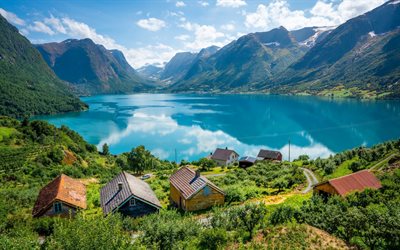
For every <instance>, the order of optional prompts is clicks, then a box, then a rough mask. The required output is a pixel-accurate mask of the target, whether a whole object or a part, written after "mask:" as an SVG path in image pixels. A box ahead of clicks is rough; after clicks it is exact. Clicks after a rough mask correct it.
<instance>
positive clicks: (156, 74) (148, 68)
mask: <svg viewBox="0 0 400 250" xmlns="http://www.w3.org/2000/svg"><path fill="white" fill-rule="evenodd" d="M163 70H164V66H161V65H158V64H146V65H145V66H143V67H140V68H138V69H137V72H138V74H139V75H140V76H142V77H143V78H149V79H151V80H158V79H160V76H161V74H162V72H163Z"/></svg>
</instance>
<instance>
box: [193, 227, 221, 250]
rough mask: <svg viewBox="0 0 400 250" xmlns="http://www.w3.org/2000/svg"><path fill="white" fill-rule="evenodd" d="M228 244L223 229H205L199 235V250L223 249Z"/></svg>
mask: <svg viewBox="0 0 400 250" xmlns="http://www.w3.org/2000/svg"><path fill="white" fill-rule="evenodd" d="M227 242H228V235H227V233H226V230H225V229H223V228H211V229H205V230H204V231H203V232H202V233H201V235H200V242H199V246H200V249H210V250H214V249H215V250H216V249H223V248H224V247H225V245H226V244H227Z"/></svg>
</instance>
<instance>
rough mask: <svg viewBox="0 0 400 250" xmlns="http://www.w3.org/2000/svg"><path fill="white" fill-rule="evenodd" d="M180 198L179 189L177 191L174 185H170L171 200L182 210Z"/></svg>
mask: <svg viewBox="0 0 400 250" xmlns="http://www.w3.org/2000/svg"><path fill="white" fill-rule="evenodd" d="M179 197H181V193H180V192H179V191H178V189H176V188H175V187H174V185H172V184H171V183H169V200H170V202H171V203H172V204H173V205H174V206H176V207H178V208H180V206H181V205H180V204H179ZM182 200H183V197H182Z"/></svg>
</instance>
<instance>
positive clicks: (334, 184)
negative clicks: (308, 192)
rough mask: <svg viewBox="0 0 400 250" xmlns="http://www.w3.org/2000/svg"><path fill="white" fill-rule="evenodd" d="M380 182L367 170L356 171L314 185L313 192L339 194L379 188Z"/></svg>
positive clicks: (344, 194) (343, 194)
mask: <svg viewBox="0 0 400 250" xmlns="http://www.w3.org/2000/svg"><path fill="white" fill-rule="evenodd" d="M381 187H382V185H381V182H380V181H379V180H378V178H376V177H375V175H374V174H372V173H371V172H369V171H368V170H362V171H358V172H356V173H352V174H349V175H346V176H342V177H339V178H335V179H331V180H328V181H324V182H321V183H319V184H317V185H315V187H314V193H316V194H322V195H340V196H342V197H344V196H346V195H347V194H349V193H352V192H355V191H358V192H361V191H363V190H365V189H367V188H370V189H379V188H381Z"/></svg>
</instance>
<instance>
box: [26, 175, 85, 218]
mask: <svg viewBox="0 0 400 250" xmlns="http://www.w3.org/2000/svg"><path fill="white" fill-rule="evenodd" d="M56 200H59V201H62V202H65V203H67V204H69V205H71V206H74V207H79V208H83V209H85V208H86V186H85V185H84V184H83V183H81V182H80V181H78V180H75V179H73V178H71V177H69V176H67V175H65V174H62V175H60V176H58V177H57V178H55V179H54V180H53V181H51V182H50V183H49V184H47V185H46V186H44V187H43V188H42V189H41V190H40V192H39V196H38V198H37V200H36V203H35V206H34V207H33V211H32V215H33V216H34V217H36V216H40V215H41V214H42V213H43V212H45V211H46V210H47V209H48V208H49V207H50V206H51V205H52V204H53V202H54V201H56Z"/></svg>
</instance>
